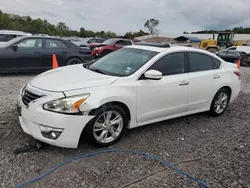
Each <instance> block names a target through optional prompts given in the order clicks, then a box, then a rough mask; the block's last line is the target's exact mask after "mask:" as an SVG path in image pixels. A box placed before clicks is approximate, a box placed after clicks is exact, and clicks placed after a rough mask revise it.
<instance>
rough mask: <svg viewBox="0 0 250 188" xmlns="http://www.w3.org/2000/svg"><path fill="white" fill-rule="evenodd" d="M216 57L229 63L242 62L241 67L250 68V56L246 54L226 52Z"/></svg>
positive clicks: (234, 51)
mask: <svg viewBox="0 0 250 188" xmlns="http://www.w3.org/2000/svg"><path fill="white" fill-rule="evenodd" d="M216 55H217V56H219V57H220V58H222V59H223V60H225V61H227V62H231V63H237V62H238V61H239V60H240V61H241V66H250V54H246V53H245V52H238V51H236V50H224V51H220V52H218V53H216Z"/></svg>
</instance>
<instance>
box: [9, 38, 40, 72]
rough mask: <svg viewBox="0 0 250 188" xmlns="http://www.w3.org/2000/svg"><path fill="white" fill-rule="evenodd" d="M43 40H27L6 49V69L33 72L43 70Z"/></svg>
mask: <svg viewBox="0 0 250 188" xmlns="http://www.w3.org/2000/svg"><path fill="white" fill-rule="evenodd" d="M42 51H43V49H42V39H40V38H27V39H24V40H21V41H19V42H17V43H15V44H14V45H13V46H10V47H9V48H7V49H6V53H5V54H4V56H5V58H4V59H6V61H8V64H6V67H4V68H5V69H7V70H8V69H9V70H24V71H32V70H39V69H40V68H41V54H42Z"/></svg>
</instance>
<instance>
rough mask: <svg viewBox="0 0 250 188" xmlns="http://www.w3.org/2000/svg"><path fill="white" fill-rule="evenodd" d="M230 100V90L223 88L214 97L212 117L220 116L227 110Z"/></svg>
mask: <svg viewBox="0 0 250 188" xmlns="http://www.w3.org/2000/svg"><path fill="white" fill-rule="evenodd" d="M229 99H230V93H229V91H228V89H226V88H222V89H220V90H219V91H218V92H217V93H216V94H215V96H214V98H213V101H212V104H211V107H210V113H211V115H212V116H220V115H221V114H223V113H224V111H225V110H226V108H227V106H228V103H229Z"/></svg>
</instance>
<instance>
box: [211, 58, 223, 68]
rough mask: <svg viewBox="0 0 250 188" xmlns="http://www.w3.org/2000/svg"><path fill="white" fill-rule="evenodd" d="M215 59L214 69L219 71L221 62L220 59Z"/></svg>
mask: <svg viewBox="0 0 250 188" xmlns="http://www.w3.org/2000/svg"><path fill="white" fill-rule="evenodd" d="M212 59H213V69H218V68H220V64H221V62H220V61H219V60H218V59H215V58H212Z"/></svg>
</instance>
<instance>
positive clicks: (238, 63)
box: [237, 59, 240, 69]
mask: <svg viewBox="0 0 250 188" xmlns="http://www.w3.org/2000/svg"><path fill="white" fill-rule="evenodd" d="M237 68H238V69H240V59H239V60H238V62H237Z"/></svg>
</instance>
